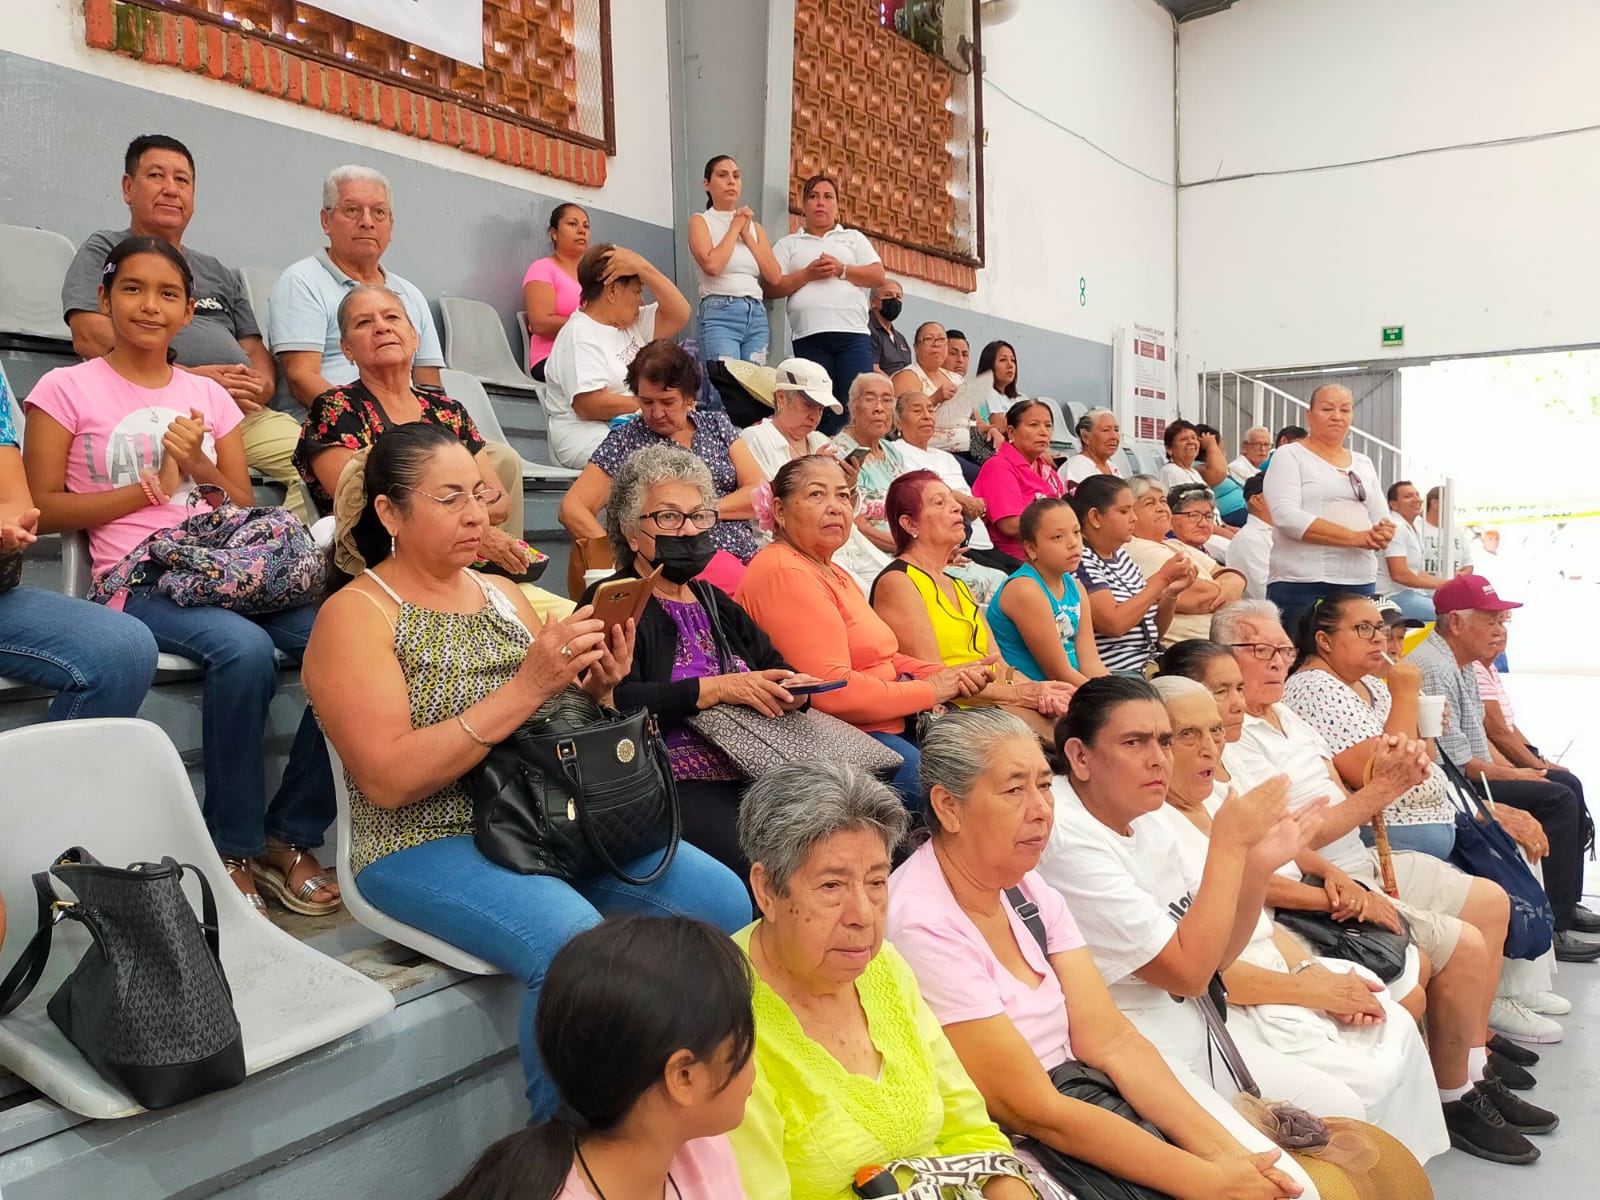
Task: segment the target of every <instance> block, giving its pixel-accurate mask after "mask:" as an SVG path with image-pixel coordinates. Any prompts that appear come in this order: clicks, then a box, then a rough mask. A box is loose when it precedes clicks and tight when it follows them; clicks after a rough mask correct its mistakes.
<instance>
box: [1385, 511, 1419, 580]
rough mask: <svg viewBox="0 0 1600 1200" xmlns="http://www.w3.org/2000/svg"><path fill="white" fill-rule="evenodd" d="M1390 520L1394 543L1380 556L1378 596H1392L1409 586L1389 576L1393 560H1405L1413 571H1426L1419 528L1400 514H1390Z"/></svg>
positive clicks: (1391, 512)
mask: <svg viewBox="0 0 1600 1200" xmlns="http://www.w3.org/2000/svg"><path fill="white" fill-rule="evenodd" d="M1389 519H1390V520H1392V521H1393V522H1394V541H1392V542H1390V543H1389V548H1388V549H1387V550H1385V551H1384V552H1383V553H1382V554H1380V555H1378V595H1380V596H1392V595H1394V594H1395V593H1396V592H1398V591H1402V590H1404V589H1405V587H1406V586H1407V585H1405V584H1400V583H1396V582H1395V581H1394V576H1393V575H1391V574H1389V562H1388V560H1389V559H1391V558H1403V559H1405V560H1406V566H1408V567H1410V568H1411V569H1412V570H1413V571H1421V570H1423V569H1424V567H1423V563H1424V552H1423V548H1422V534H1420V533H1419V532H1417V526H1416V525H1413V524H1412V523H1411V522H1410V521H1407V520H1406V519H1405V518H1404V517H1402V516H1401V515H1400V514H1399V513H1397V512H1395V511H1393V510H1392V509H1391V510H1390V512H1389ZM1421 523H1422V518H1421V517H1418V518H1417V524H1419V525H1420V524H1421Z"/></svg>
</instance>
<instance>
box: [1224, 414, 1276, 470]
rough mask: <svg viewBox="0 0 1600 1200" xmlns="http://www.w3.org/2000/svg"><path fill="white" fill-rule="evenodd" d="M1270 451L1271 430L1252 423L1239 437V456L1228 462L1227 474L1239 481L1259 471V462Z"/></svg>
mask: <svg viewBox="0 0 1600 1200" xmlns="http://www.w3.org/2000/svg"><path fill="white" fill-rule="evenodd" d="M1271 453H1272V430H1270V429H1268V428H1267V427H1266V426H1265V425H1252V426H1251V427H1250V428H1249V429H1246V430H1245V431H1244V437H1242V438H1240V439H1239V457H1238V458H1236V459H1234V460H1233V461H1232V462H1230V463H1229V464H1228V474H1229V475H1232V476H1233V477H1234V478H1235V479H1237V480H1238V481H1239V482H1240V483H1244V482H1245V480H1247V479H1249V478H1250V477H1251V476H1253V475H1259V474H1260V473H1261V464H1262V463H1264V462H1266V461H1267V458H1268V456H1269V455H1270V454H1271Z"/></svg>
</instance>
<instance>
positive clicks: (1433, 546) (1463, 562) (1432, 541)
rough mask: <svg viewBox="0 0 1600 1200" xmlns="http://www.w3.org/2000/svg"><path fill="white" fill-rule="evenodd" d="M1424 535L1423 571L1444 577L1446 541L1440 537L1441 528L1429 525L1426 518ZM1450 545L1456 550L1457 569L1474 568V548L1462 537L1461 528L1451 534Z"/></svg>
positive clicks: (1422, 523)
mask: <svg viewBox="0 0 1600 1200" xmlns="http://www.w3.org/2000/svg"><path fill="white" fill-rule="evenodd" d="M1420 523H1421V526H1422V528H1421V530H1420V532H1421V534H1422V550H1423V555H1422V563H1423V569H1424V570H1426V571H1427V572H1428V573H1429V574H1430V575H1439V576H1441V577H1442V576H1443V575H1444V573H1445V572H1444V539H1443V538H1441V537H1440V536H1439V527H1438V526H1437V525H1429V524H1428V522H1427V519H1426V518H1422V519H1421V522H1420ZM1450 544H1451V545H1452V546H1453V547H1454V548H1455V569H1456V570H1460V569H1461V568H1462V567H1470V566H1472V547H1471V546H1470V545H1469V544H1468V542H1467V539H1466V538H1465V537H1464V536H1462V533H1461V526H1459V525H1457V526H1456V527H1455V529H1453V530H1451V532H1450Z"/></svg>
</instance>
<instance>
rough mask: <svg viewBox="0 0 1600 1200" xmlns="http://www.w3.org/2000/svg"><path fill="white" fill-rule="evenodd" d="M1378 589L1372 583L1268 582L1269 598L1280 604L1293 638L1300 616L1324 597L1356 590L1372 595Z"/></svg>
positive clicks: (1285, 624)
mask: <svg viewBox="0 0 1600 1200" xmlns="http://www.w3.org/2000/svg"><path fill="white" fill-rule="evenodd" d="M1377 590H1378V589H1377V585H1376V584H1371V583H1281V582H1280V583H1269V584H1267V599H1268V600H1271V601H1272V602H1273V603H1274V604H1276V605H1277V606H1278V611H1279V612H1280V613H1282V614H1283V628H1284V632H1286V633H1287V634H1288V635H1289V636H1290V638H1293V637H1294V636H1295V635H1296V632H1297V631H1298V629H1299V625H1300V618H1301V617H1303V616H1304V615H1305V614H1306V612H1307V611H1309V610H1310V609H1311V608H1313V607H1314V606H1315V605H1316V603H1317V601H1318V600H1321V599H1322V598H1323V597H1325V596H1331V595H1333V594H1334V593H1335V592H1355V593H1356V594H1357V595H1358V596H1371V595H1375V594H1376V593H1377Z"/></svg>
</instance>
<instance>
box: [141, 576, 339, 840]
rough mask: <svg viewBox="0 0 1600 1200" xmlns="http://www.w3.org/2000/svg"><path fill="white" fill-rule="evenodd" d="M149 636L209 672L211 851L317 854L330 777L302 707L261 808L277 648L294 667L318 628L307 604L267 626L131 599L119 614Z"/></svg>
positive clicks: (157, 597) (224, 613)
mask: <svg viewBox="0 0 1600 1200" xmlns="http://www.w3.org/2000/svg"><path fill="white" fill-rule="evenodd" d="M124 611H125V612H127V614H128V615H129V616H130V617H137V618H138V619H139V620H141V621H143V622H144V623H145V624H146V625H148V626H149V627H150V632H151V633H153V634H155V636H156V644H157V645H158V646H160V647H161V648H162V649H163V650H165V651H167V652H168V653H169V654H182V655H184V656H185V657H187V658H192V659H195V660H196V661H198V662H200V663H202V664H203V665H204V666H205V669H206V679H205V692H204V694H203V696H202V697H201V700H200V733H201V737H202V738H203V739H204V741H205V779H206V794H205V799H204V800H202V801H201V803H200V811H201V813H202V814H203V815H204V816H205V819H206V828H207V829H208V830H209V831H210V832H211V840H212V841H213V842H214V843H215V844H216V847H217V852H218V853H219V854H221V855H223V856H224V857H226V858H253V857H255V856H256V855H258V854H260V853H261V852H262V851H263V850H265V849H266V846H267V838H268V837H269V836H270V837H275V838H278V839H280V840H281V841H284V842H287V843H289V845H291V846H301V847H304V848H306V849H315V848H316V847H318V846H320V845H322V835H323V833H324V832H325V831H326V830H327V828H328V826H329V825H331V824H333V818H334V804H333V771H332V769H331V768H330V767H329V766H328V748H327V746H326V744H325V743H324V742H323V740H322V732H321V730H319V729H318V728H317V721H316V718H315V717H314V716H312V713H311V707H310V705H307V706H306V711H305V715H304V716H303V717H302V718H301V719H300V728H299V730H298V731H297V732H296V733H295V737H294V744H293V746H292V747H291V748H290V750H289V763H288V765H287V766H286V767H285V768H284V772H283V783H282V784H281V785H280V786H279V787H278V794H277V795H276V796H274V797H273V798H272V803H271V804H268V803H267V782H266V768H267V763H266V751H265V748H264V746H263V744H262V742H263V735H264V733H265V730H266V724H267V706H268V705H269V704H270V703H271V702H272V696H273V693H274V692H276V691H277V690H278V666H277V662H276V660H275V658H274V656H273V653H272V652H273V649H274V647H276V648H278V649H281V650H282V651H283V652H284V653H285V654H287V655H288V656H289V657H290V658H292V659H293V660H294V661H295V662H299V661H300V657H301V655H302V654H304V653H305V648H306V639H307V638H308V637H310V636H311V622H312V621H313V620H315V619H316V615H317V610H316V608H315V606H313V605H307V606H305V607H303V608H291V609H289V610H288V611H287V612H280V613H272V614H270V615H268V616H264V617H245V616H241V615H240V614H238V613H236V612H230V611H228V610H227V609H225V608H182V607H180V606H178V605H176V604H174V603H173V602H172V601H171V600H168V599H167V598H166V597H165V596H163V595H162V594H161V593H159V592H155V591H151V590H150V589H148V588H146V589H142V590H139V591H135V592H133V593H131V594H130V595H129V597H128V603H127V607H126V609H125V610H124Z"/></svg>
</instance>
